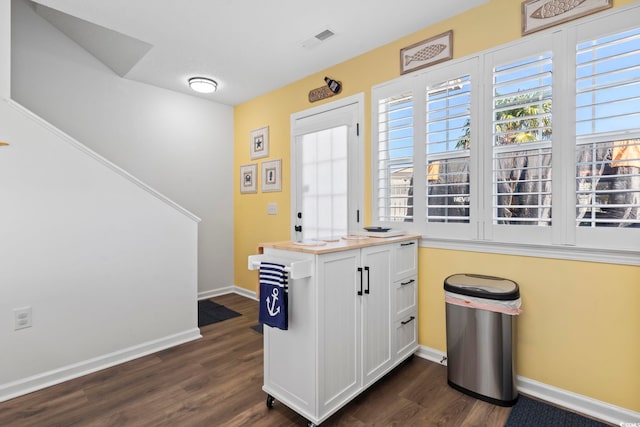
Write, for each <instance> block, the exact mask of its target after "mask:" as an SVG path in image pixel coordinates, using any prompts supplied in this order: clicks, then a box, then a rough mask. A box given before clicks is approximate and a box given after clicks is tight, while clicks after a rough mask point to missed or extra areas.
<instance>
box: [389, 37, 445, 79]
mask: <svg viewBox="0 0 640 427" xmlns="http://www.w3.org/2000/svg"><path fill="white" fill-rule="evenodd" d="M452 57H453V30H449V31H447V32H445V33H442V34H438V35H437V36H434V37H431V38H429V39H426V40H422V41H421V42H418V43H414V44H412V45H411V46H407V47H405V48H403V49H400V74H406V73H410V72H411V71H416V70H419V69H421V68H425V67H428V66H430V65H434V64H437V63H438V62H442V61H447V60H449V59H451V58H452Z"/></svg>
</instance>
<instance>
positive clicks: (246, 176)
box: [240, 163, 258, 193]
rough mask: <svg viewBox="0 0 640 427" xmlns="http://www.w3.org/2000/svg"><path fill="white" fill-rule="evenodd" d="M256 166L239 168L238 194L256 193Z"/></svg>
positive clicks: (250, 165) (252, 164)
mask: <svg viewBox="0 0 640 427" xmlns="http://www.w3.org/2000/svg"><path fill="white" fill-rule="evenodd" d="M257 179H258V165H257V163H251V164H249V165H242V166H240V193H255V192H257V188H258V185H257V182H256V181H257Z"/></svg>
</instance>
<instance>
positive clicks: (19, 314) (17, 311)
mask: <svg viewBox="0 0 640 427" xmlns="http://www.w3.org/2000/svg"><path fill="white" fill-rule="evenodd" d="M13 317H14V330H16V331H17V330H19V329H25V328H30V327H31V320H32V318H31V307H22V308H14V309H13Z"/></svg>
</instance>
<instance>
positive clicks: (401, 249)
mask: <svg viewBox="0 0 640 427" xmlns="http://www.w3.org/2000/svg"><path fill="white" fill-rule="evenodd" d="M394 254H395V257H394V261H395V268H394V272H395V275H396V277H395V280H399V279H402V278H404V277H407V276H414V275H416V274H417V273H418V241H417V240H411V241H409V242H402V243H398V244H397V245H396V248H395V251H394Z"/></svg>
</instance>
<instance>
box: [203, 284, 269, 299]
mask: <svg viewBox="0 0 640 427" xmlns="http://www.w3.org/2000/svg"><path fill="white" fill-rule="evenodd" d="M228 294H236V295H240V296H242V297H246V298H249V299H252V300H254V301H258V296H257V294H256V292H253V291H249V290H247V289H244V288H241V287H239V286H235V285H234V286H227V287H226V288H220V289H214V290H211V291H206V292H198V301H199V300H203V299H209V298H214V297H219V296H221V295H228Z"/></svg>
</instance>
